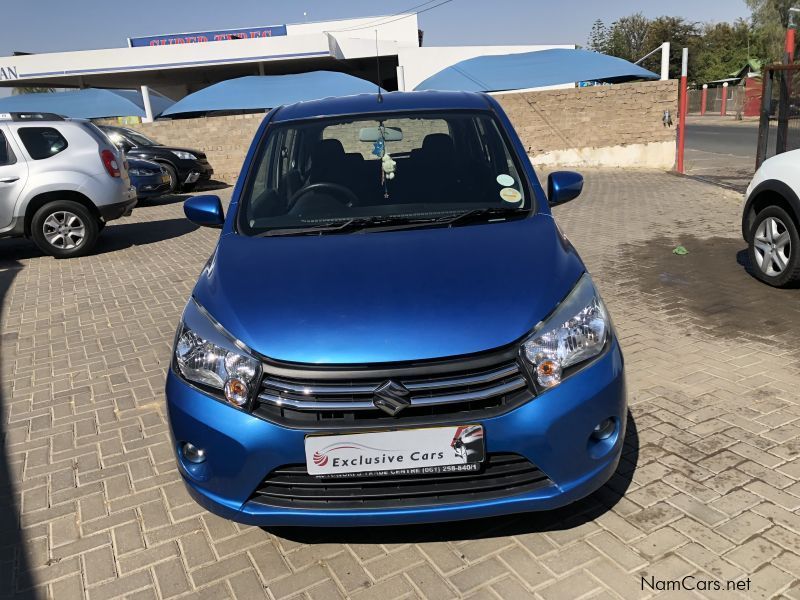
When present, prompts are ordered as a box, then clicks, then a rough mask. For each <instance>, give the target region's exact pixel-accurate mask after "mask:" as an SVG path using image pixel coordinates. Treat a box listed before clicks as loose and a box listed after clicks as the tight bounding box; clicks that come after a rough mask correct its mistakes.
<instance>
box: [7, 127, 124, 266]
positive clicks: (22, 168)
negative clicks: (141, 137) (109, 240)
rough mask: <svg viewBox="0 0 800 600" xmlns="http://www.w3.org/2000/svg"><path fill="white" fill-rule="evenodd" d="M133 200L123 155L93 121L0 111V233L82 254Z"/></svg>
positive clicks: (61, 253)
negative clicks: (108, 223) (109, 222)
mask: <svg viewBox="0 0 800 600" xmlns="http://www.w3.org/2000/svg"><path fill="white" fill-rule="evenodd" d="M135 205H136V189H135V188H133V187H132V186H131V182H130V179H129V177H128V167H127V164H126V162H125V160H123V157H122V156H121V155H120V153H119V150H118V149H117V148H116V146H114V145H113V144H112V143H111V140H109V139H108V138H107V137H106V135H105V134H104V133H103V132H102V131H100V129H98V128H97V127H96V126H95V125H93V124H92V123H91V122H89V121H81V120H78V119H65V118H63V117H60V116H58V115H52V114H47V113H0V238H7V237H27V238H30V239H32V240H33V241H34V242H35V243H36V245H37V246H39V249H40V250H42V252H45V253H46V254H50V255H52V256H55V257H56V258H68V257H73V256H81V255H84V254H86V253H87V252H89V251H90V250H91V249H92V247H93V246H94V244H95V242H96V241H97V237H98V235H99V234H100V230H101V229H103V227H105V224H106V223H107V222H108V221H111V220H114V219H119V218H120V217H122V216H123V215H126V214H130V212H131V210H133V207H134V206H135Z"/></svg>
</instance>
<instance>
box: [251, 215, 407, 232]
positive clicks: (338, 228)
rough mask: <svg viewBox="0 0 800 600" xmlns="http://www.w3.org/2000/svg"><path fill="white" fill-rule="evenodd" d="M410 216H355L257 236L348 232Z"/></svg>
mask: <svg viewBox="0 0 800 600" xmlns="http://www.w3.org/2000/svg"><path fill="white" fill-rule="evenodd" d="M411 221H412V219H409V218H408V217H355V218H353V219H348V220H346V221H340V222H338V223H320V224H319V225H311V226H310V227H285V228H281V229H268V230H267V231H263V232H261V233H258V234H256V236H255V237H272V236H281V235H322V234H323V233H346V232H349V231H354V230H357V229H364V228H366V227H376V226H380V225H389V224H392V223H410V222H411Z"/></svg>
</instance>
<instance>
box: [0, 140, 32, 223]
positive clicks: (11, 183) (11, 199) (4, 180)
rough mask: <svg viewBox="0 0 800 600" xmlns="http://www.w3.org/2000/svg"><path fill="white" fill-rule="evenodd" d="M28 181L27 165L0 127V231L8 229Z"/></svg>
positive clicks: (16, 147) (15, 145) (12, 141)
mask: <svg viewBox="0 0 800 600" xmlns="http://www.w3.org/2000/svg"><path fill="white" fill-rule="evenodd" d="M27 179H28V164H27V163H26V162H25V159H24V158H22V153H20V151H19V148H18V146H17V144H16V142H14V139H13V137H12V136H11V132H10V131H9V129H8V127H6V126H4V125H0V229H3V228H5V227H8V226H9V225H10V224H11V220H12V219H13V217H14V206H15V205H16V203H17V199H18V198H19V195H20V193H21V192H22V189H23V188H24V187H25V182H26V181H27Z"/></svg>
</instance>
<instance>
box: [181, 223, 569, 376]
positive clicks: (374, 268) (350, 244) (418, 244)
mask: <svg viewBox="0 0 800 600" xmlns="http://www.w3.org/2000/svg"><path fill="white" fill-rule="evenodd" d="M583 270H584V268H583V265H582V263H581V261H580V259H579V258H578V256H577V254H576V253H575V252H574V250H573V249H572V247H571V245H570V244H569V243H568V242H566V241H565V240H564V239H563V238H562V237H561V235H560V234H559V233H558V230H557V229H556V227H555V225H554V223H553V221H552V219H551V218H550V217H548V216H543V215H536V216H534V217H531V218H526V219H521V220H516V221H510V222H503V223H490V224H477V225H468V226H461V227H453V228H439V227H435V228H427V229H414V230H401V231H384V232H373V233H351V234H346V235H323V236H291V237H268V238H253V237H245V236H240V235H237V234H227V235H223V236H222V238H221V240H220V243H219V245H218V247H217V250H216V253H215V255H214V256H213V257H212V259H211V261H210V262H209V265H208V266H207V268H206V269H205V270H204V272H203V275H202V276H201V277H200V279H199V281H198V283H197V287H196V288H195V291H194V296H195V298H196V299H197V300H198V302H199V303H200V304H201V305H203V306H204V307H206V309H207V310H208V311H209V312H210V313H211V314H212V315H213V316H214V317H215V318H216V319H217V320H218V321H219V322H220V323H221V324H222V325H223V327H225V329H226V330H227V331H228V332H229V333H230V334H232V335H233V336H235V337H236V338H238V339H239V340H241V341H242V342H244V343H245V344H247V345H248V346H249V347H251V348H252V349H254V350H255V351H256V352H258V353H260V354H262V355H263V356H266V357H268V358H272V359H275V360H279V361H288V362H298V363H317V364H366V363H384V362H397V361H418V360H424V359H432V358H441V357H450V356H458V355H464V354H472V353H477V352H481V351H485V350H490V349H494V348H498V347H501V346H505V345H507V344H510V343H512V342H514V341H516V340H519V339H520V338H521V337H523V336H524V335H525V334H526V333H528V332H529V331H531V330H532V329H533V328H534V327H535V326H536V324H537V323H539V322H540V321H541V320H542V319H544V318H545V317H546V316H547V315H548V314H549V313H550V312H551V311H552V310H553V309H554V308H555V307H556V306H557V304H558V303H559V301H561V300H562V299H563V298H564V297H565V296H566V295H567V294H568V293H569V291H570V290H571V289H572V287H573V285H574V284H575V283H576V282H577V280H578V278H579V277H580V275H581V274H582V273H583Z"/></svg>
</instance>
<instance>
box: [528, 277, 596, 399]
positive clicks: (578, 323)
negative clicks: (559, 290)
mask: <svg viewBox="0 0 800 600" xmlns="http://www.w3.org/2000/svg"><path fill="white" fill-rule="evenodd" d="M610 329H611V323H610V320H609V318H608V312H607V311H606V307H605V305H604V304H603V300H602V299H601V298H600V294H598V293H597V290H596V289H595V287H594V284H593V283H592V279H591V277H589V275H588V274H584V275H583V277H581V279H580V281H578V284H577V285H576V286H575V288H574V289H573V290H572V291H571V292H570V293H569V295H568V296H567V297H566V298H565V299H564V301H563V302H562V303H561V304H560V305H559V306H558V308H557V309H556V310H555V312H553V314H552V315H550V317H548V319H547V321H545V322H544V323H543V324H542V325H540V326H539V327H538V328H537V329H536V331H535V332H534V333H533V334H532V335H531V337H530V338H529V339H528V340H527V341H525V342H524V343H523V344H522V354H523V356H524V357H525V360H526V361H527V362H528V364H529V365H530V366H531V367H532V368H531V371H532V375H533V377H534V379H535V380H536V383H537V384H539V385H540V386H542V387H543V388H551V387H554V386H556V385H558V384H559V383H561V379H562V375H563V372H564V369H566V368H567V367H571V366H573V365H577V364H578V363H581V362H584V361H587V360H589V359H591V358H594V357H595V356H597V355H598V354H600V352H602V351H603V348H604V347H605V344H606V340H607V339H608V335H609V330H610Z"/></svg>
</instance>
